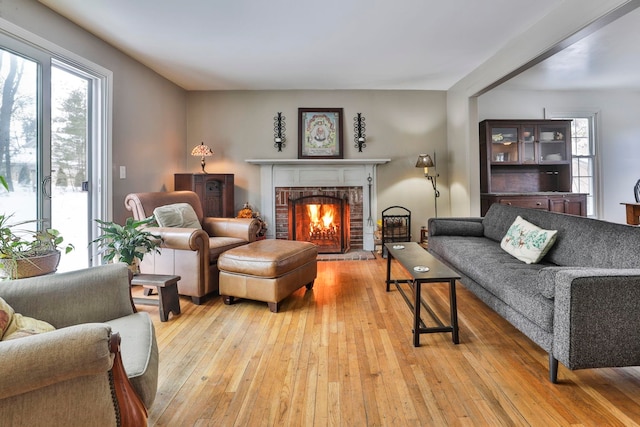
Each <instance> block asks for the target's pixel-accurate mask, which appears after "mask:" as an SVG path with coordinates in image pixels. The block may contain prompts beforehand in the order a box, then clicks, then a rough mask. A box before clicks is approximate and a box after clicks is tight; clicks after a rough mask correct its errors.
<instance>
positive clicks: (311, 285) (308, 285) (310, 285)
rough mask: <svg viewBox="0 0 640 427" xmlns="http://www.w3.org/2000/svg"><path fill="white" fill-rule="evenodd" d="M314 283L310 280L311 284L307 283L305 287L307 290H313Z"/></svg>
mask: <svg viewBox="0 0 640 427" xmlns="http://www.w3.org/2000/svg"><path fill="white" fill-rule="evenodd" d="M314 282H315V280H312V281H311V282H309V283H307V284H306V285H305V286H306V287H307V289H308V290H311V289H313V283H314Z"/></svg>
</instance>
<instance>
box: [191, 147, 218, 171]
mask: <svg viewBox="0 0 640 427" xmlns="http://www.w3.org/2000/svg"><path fill="white" fill-rule="evenodd" d="M191 155H192V156H200V157H201V159H200V165H201V166H202V173H207V172H206V171H205V170H204V166H205V161H204V158H205V157H209V156H213V150H212V149H211V148H209V147H208V146H206V145H204V142H201V143H200V145H196V146H195V147H193V150H191Z"/></svg>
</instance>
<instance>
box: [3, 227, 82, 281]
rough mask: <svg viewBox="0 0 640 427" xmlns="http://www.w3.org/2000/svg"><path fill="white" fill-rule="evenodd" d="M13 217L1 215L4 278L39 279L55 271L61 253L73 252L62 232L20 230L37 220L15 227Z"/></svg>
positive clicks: (51, 229)
mask: <svg viewBox="0 0 640 427" xmlns="http://www.w3.org/2000/svg"><path fill="white" fill-rule="evenodd" d="M11 217H12V215H5V214H0V276H2V277H6V278H10V279H20V278H24V277H31V276H39V275H42V274H47V273H51V272H53V271H55V270H56V269H57V267H58V263H59V262H60V254H61V253H60V249H64V251H65V253H69V252H71V251H72V250H73V245H71V244H69V245H66V246H64V247H61V245H62V242H63V241H64V239H63V237H62V236H61V235H60V233H59V232H58V230H55V229H53V228H47V229H43V230H38V231H33V230H28V229H23V228H20V227H21V226H23V225H25V224H29V223H34V222H38V221H37V220H29V221H20V222H16V223H11Z"/></svg>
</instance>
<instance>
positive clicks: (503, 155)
mask: <svg viewBox="0 0 640 427" xmlns="http://www.w3.org/2000/svg"><path fill="white" fill-rule="evenodd" d="M518 131H519V128H518V127H515V126H514V127H494V128H491V162H492V163H518V161H519V158H518V134H519V132H518Z"/></svg>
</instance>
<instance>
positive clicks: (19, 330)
mask: <svg viewBox="0 0 640 427" xmlns="http://www.w3.org/2000/svg"><path fill="white" fill-rule="evenodd" d="M55 329H56V328H54V327H53V326H52V325H50V324H49V323H47V322H45V321H42V320H38V319H34V318H32V317H27V316H23V315H22V314H20V313H16V312H15V311H14V310H13V308H12V307H11V306H10V305H9V304H8V303H7V302H6V301H5V300H4V299H2V298H0V340H2V341H8V340H12V339H16V338H22V337H28V336H31V335H36V334H41V333H44V332H51V331H54V330H55Z"/></svg>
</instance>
